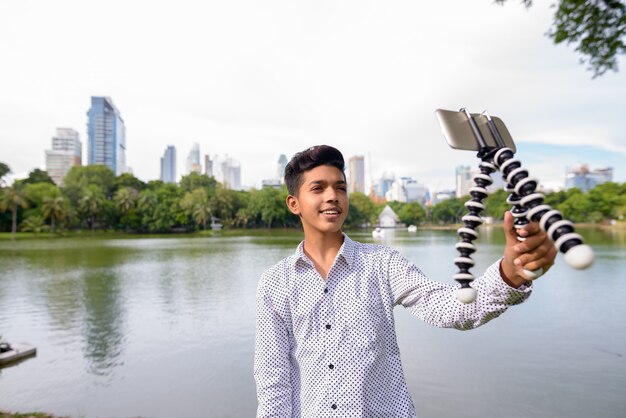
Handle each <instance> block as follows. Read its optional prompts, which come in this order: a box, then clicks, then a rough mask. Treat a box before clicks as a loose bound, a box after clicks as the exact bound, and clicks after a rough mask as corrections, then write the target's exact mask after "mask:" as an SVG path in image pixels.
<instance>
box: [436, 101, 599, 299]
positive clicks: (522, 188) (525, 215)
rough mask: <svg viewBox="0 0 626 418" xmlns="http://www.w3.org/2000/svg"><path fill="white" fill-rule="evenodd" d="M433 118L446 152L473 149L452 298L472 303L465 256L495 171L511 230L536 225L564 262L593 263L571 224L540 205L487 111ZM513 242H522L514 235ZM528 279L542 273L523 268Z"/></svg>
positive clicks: (505, 133) (579, 265) (472, 249)
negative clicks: (503, 188) (503, 191)
mask: <svg viewBox="0 0 626 418" xmlns="http://www.w3.org/2000/svg"><path fill="white" fill-rule="evenodd" d="M436 114H437V119H438V120H439V123H440V125H441V128H442V131H443V133H444V136H445V137H446V140H447V141H448V144H449V145H450V146H451V147H452V148H457V149H465V150H473V151H478V154H477V157H478V158H479V159H480V160H481V162H480V163H479V165H478V166H479V168H480V173H478V174H476V175H475V176H474V178H473V180H474V184H475V185H474V186H473V187H471V188H470V190H469V194H470V196H471V199H470V200H469V201H467V202H466V203H465V207H466V208H467V209H468V211H469V213H468V214H467V215H465V216H463V218H462V219H461V220H462V221H463V223H464V226H463V227H461V228H459V229H458V230H457V234H458V236H459V237H460V239H461V240H460V241H459V242H457V244H456V249H457V251H458V252H459V254H460V256H459V257H457V258H455V259H454V264H456V266H457V267H458V268H459V271H458V273H456V274H455V275H454V276H453V278H454V280H456V281H457V282H459V284H460V285H461V287H460V288H459V289H458V290H457V298H458V299H459V300H460V301H461V302H463V303H471V302H473V301H474V300H476V290H475V289H474V288H472V287H471V286H470V283H471V282H472V280H474V276H473V275H472V273H470V271H469V269H470V268H471V267H473V266H474V260H472V257H471V255H472V254H473V253H474V252H476V250H477V248H476V245H474V244H473V241H474V240H476V239H477V238H478V232H476V228H478V226H479V225H481V224H482V223H483V220H482V218H481V216H480V212H482V211H483V210H484V209H485V205H484V204H483V202H482V201H483V199H485V198H486V197H487V195H488V192H487V186H489V185H491V184H492V183H493V181H492V180H491V173H493V172H495V171H497V170H499V171H500V172H501V173H502V177H503V179H504V180H505V181H506V191H507V192H509V193H510V195H509V197H508V198H507V203H509V204H510V205H512V208H511V213H512V214H513V217H514V218H515V222H514V225H515V228H517V229H519V228H523V227H524V226H525V225H527V224H528V223H529V222H530V221H534V222H539V225H540V226H541V229H543V230H544V231H546V233H547V234H548V237H549V238H550V239H551V240H552V241H554V245H555V247H556V248H557V250H559V251H561V252H562V253H564V254H565V262H566V263H567V264H569V265H570V266H572V267H574V268H577V269H584V268H587V267H589V266H590V265H591V264H592V263H593V259H594V255H593V250H592V249H591V247H589V246H588V245H585V244H584V243H583V239H582V237H581V236H580V235H579V234H577V233H576V232H575V231H574V225H573V224H572V222H570V221H568V220H566V219H563V216H562V215H561V213H560V212H559V211H557V210H555V209H552V208H551V207H550V206H549V205H546V204H545V203H543V200H544V195H543V194H541V193H538V192H536V189H537V186H538V185H539V181H538V180H537V179H536V178H534V177H530V175H529V174H528V170H526V169H525V168H523V167H522V163H521V162H520V161H519V160H518V159H515V158H514V156H515V144H514V143H513V139H512V138H511V136H510V134H509V132H508V130H507V129H506V126H505V125H504V123H503V122H502V121H501V120H500V119H499V118H496V117H493V118H492V117H491V116H490V115H489V114H488V113H487V112H483V113H482V114H472V113H470V112H469V111H467V110H466V109H461V110H460V111H458V112H454V111H449V110H441V109H439V110H437V111H436ZM518 240H520V241H523V240H524V238H522V237H519V236H518ZM524 274H525V275H526V277H527V278H528V279H529V280H534V279H536V278H538V277H539V276H541V275H542V274H543V271H542V270H541V269H539V270H536V271H529V270H524Z"/></svg>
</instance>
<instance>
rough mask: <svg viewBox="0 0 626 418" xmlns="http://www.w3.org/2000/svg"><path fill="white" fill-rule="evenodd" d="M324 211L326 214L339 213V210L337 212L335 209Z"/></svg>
mask: <svg viewBox="0 0 626 418" xmlns="http://www.w3.org/2000/svg"><path fill="white" fill-rule="evenodd" d="M322 213H324V214H326V215H337V214H339V212H336V211H334V210H325V211H323V212H322Z"/></svg>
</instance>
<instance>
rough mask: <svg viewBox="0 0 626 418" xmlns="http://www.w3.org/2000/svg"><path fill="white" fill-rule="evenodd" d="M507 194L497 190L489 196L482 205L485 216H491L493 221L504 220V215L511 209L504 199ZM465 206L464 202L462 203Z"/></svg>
mask: <svg viewBox="0 0 626 418" xmlns="http://www.w3.org/2000/svg"><path fill="white" fill-rule="evenodd" d="M508 196H509V194H508V193H507V192H506V191H504V190H502V189H499V190H497V191H495V192H494V193H492V194H490V195H489V196H488V197H487V198H486V199H485V200H484V201H483V203H484V204H485V206H486V209H485V212H484V214H485V216H491V217H492V218H493V219H498V220H502V219H504V213H505V212H506V211H507V210H509V209H510V208H511V205H509V204H508V203H506V199H507V197H508ZM463 204H465V200H464V201H463Z"/></svg>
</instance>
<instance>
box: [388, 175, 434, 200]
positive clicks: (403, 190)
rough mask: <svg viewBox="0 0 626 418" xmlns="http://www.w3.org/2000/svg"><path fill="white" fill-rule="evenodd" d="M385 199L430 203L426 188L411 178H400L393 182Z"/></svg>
mask: <svg viewBox="0 0 626 418" xmlns="http://www.w3.org/2000/svg"><path fill="white" fill-rule="evenodd" d="M385 197H386V199H387V201H398V202H407V203H409V202H419V203H421V204H422V205H429V204H430V203H431V202H430V191H429V190H428V188H427V187H426V186H424V185H423V184H420V183H418V182H417V181H416V180H413V179H412V178H411V177H400V179H398V180H396V181H394V182H393V184H392V185H391V188H390V189H389V190H388V191H387V194H386V196H385Z"/></svg>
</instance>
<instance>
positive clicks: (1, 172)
mask: <svg viewBox="0 0 626 418" xmlns="http://www.w3.org/2000/svg"><path fill="white" fill-rule="evenodd" d="M10 172H11V169H10V168H9V166H8V165H6V164H5V163H3V162H0V186H2V183H3V182H4V180H3V177H4V176H6V175H7V174H9V173H10Z"/></svg>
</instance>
